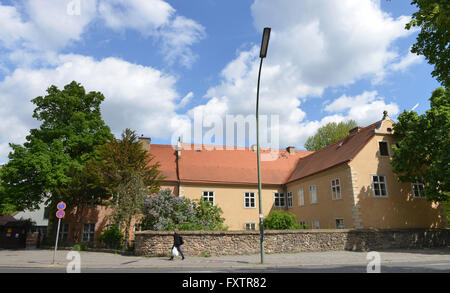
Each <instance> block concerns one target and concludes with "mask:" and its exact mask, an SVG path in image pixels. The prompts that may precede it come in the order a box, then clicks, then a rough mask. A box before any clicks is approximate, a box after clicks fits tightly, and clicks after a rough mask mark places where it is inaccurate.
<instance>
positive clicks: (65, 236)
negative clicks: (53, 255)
mask: <svg viewBox="0 0 450 293" xmlns="http://www.w3.org/2000/svg"><path fill="white" fill-rule="evenodd" d="M59 236H60V237H61V238H60V239H61V242H62V243H67V240H69V224H67V223H62V224H61V230H60V231H59Z"/></svg>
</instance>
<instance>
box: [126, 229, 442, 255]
mask: <svg viewBox="0 0 450 293" xmlns="http://www.w3.org/2000/svg"><path fill="white" fill-rule="evenodd" d="M180 235H181V236H182V237H183V240H184V242H185V243H184V245H183V246H182V250H183V253H184V254H185V255H187V256H200V255H211V256H219V255H243V254H257V253H259V245H260V244H259V243H260V242H259V231H181V232H180ZM264 242H265V246H264V247H265V252H266V253H291V252H303V251H333V250H334V251H337V250H354V251H370V250H382V249H392V248H425V247H448V246H449V244H450V229H395V230H393V229H392V230H366V229H356V230H350V229H339V230H324V229H322V230H288V231H286V230H283V231H274V230H269V231H265V232H264ZM172 244H173V232H157V231H143V232H136V235H135V254H136V255H149V256H169V254H170V249H171V248H172Z"/></svg>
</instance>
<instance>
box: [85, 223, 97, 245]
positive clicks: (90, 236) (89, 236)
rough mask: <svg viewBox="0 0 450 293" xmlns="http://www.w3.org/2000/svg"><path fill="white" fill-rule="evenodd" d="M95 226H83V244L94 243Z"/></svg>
mask: <svg viewBox="0 0 450 293" xmlns="http://www.w3.org/2000/svg"><path fill="white" fill-rule="evenodd" d="M94 232H95V224H91V223H89V224H83V242H94Z"/></svg>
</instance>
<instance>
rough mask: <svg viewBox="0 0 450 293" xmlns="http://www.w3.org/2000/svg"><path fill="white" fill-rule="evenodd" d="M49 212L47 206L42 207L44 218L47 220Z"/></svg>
mask: <svg viewBox="0 0 450 293" xmlns="http://www.w3.org/2000/svg"><path fill="white" fill-rule="evenodd" d="M49 213H50V210H49V208H48V207H45V208H44V220H48V215H49Z"/></svg>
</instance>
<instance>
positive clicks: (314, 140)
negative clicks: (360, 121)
mask: <svg viewBox="0 0 450 293" xmlns="http://www.w3.org/2000/svg"><path fill="white" fill-rule="evenodd" d="M356 126H357V124H356V121H354V120H349V121H347V122H339V123H336V122H331V123H327V124H326V125H324V126H322V127H320V128H319V129H318V130H317V133H316V134H315V135H313V136H310V137H308V139H307V140H306V143H305V148H306V149H307V150H308V151H318V150H320V149H321V148H323V147H325V146H327V145H329V144H332V143H333V142H336V141H338V140H340V139H343V138H344V137H346V136H347V135H348V132H349V131H350V129H352V128H355V127H356Z"/></svg>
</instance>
